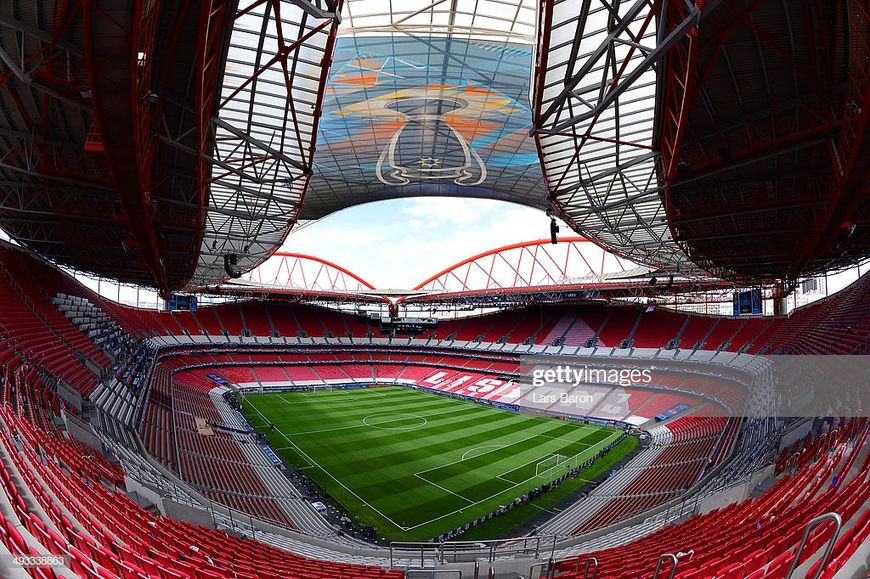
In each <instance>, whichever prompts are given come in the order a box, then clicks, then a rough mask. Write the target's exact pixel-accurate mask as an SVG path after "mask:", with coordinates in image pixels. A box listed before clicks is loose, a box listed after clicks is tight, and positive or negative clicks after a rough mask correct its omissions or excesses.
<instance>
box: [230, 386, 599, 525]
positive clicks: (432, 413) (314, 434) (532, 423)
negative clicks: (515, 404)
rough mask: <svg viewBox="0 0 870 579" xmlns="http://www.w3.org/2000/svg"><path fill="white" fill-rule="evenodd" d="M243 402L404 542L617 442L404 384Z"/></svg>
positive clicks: (493, 505)
mask: <svg viewBox="0 0 870 579" xmlns="http://www.w3.org/2000/svg"><path fill="white" fill-rule="evenodd" d="M245 404H246V406H248V405H250V406H253V407H254V410H255V412H254V413H253V415H254V416H257V414H258V413H259V412H262V414H263V415H264V416H265V418H263V419H255V420H254V422H255V423H258V424H261V425H262V424H267V423H268V422H269V421H271V422H273V423H274V424H275V427H276V430H277V431H278V432H276V433H275V434H271V433H267V434H268V436H269V438H270V441H271V442H273V445H274V446H275V447H276V448H278V449H281V448H285V447H290V446H294V447H296V446H298V449H299V452H296V451H295V450H290V451H288V452H287V457H288V458H289V459H290V460H291V461H292V462H294V463H297V464H299V461H301V462H302V464H300V466H303V467H308V466H309V465H308V464H307V463H306V461H305V459H304V458H301V457H302V456H303V455H306V456H307V457H309V458H310V460H311V462H312V463H314V465H315V466H312V467H311V468H308V469H307V470H306V473H307V474H308V475H309V476H311V477H312V478H314V479H315V480H316V481H317V482H318V483H319V484H321V485H322V486H324V488H326V489H327V491H328V492H330V493H331V494H333V495H335V496H336V497H339V498H340V500H341V501H342V502H343V503H344V504H345V506H346V507H347V508H350V509H351V510H352V511H353V512H354V513H357V511H360V510H368V509H371V511H369V512H371V513H372V515H371V516H363V520H371V521H375V522H376V521H378V520H379V517H380V516H382V517H384V518H385V520H383V521H381V522H380V523H376V524H378V526H379V527H380V528H383V527H384V526H391V528H392V529H393V531H396V529H395V527H399V528H403V529H412V531H408V532H406V533H402V532H398V534H396V533H392V536H393V537H394V538H399V539H406V540H419V539H428V538H430V537H433V536H436V535H438V534H441V533H442V532H445V531H447V530H450V529H452V528H455V527H457V526H460V525H461V524H463V523H464V522H467V521H468V520H471V519H473V518H476V517H479V516H482V515H484V514H486V513H488V512H491V511H493V510H495V509H497V508H498V505H499V504H505V503H507V502H510V501H511V500H513V499H514V498H516V497H517V496H520V495H521V494H524V493H525V492H528V490H530V489H531V488H534V487H536V486H539V485H540V484H542V483H544V482H547V481H546V480H544V479H541V478H536V477H535V465H536V464H537V463H538V462H540V461H541V460H543V459H544V458H546V457H547V456H550V455H552V454H555V453H559V454H563V455H567V453H569V452H573V453H574V454H576V452H580V451H583V452H585V451H586V450H584V449H588V451H589V452H591V453H592V454H594V453H596V452H597V451H598V449H599V448H600V446H601V442H602V441H606V440H608V439H609V438H611V437H615V431H613V430H612V429H604V428H600V427H593V426H583V425H579V424H575V423H567V422H564V421H558V420H552V419H545V418H540V417H533V416H528V415H520V414H517V413H512V412H507V411H502V410H498V409H495V408H492V407H489V406H485V405H480V404H473V403H469V402H463V401H458V400H454V399H449V398H445V397H442V396H436V395H432V394H428V393H422V392H418V391H414V390H411V389H406V388H378V389H369V390H344V391H321V392H316V393H308V392H306V393H289V394H277V395H254V396H252V395H250V394H248V395H246V401H245ZM264 421H266V422H264ZM584 460H585V459H584ZM528 472H531V474H530V475H529V476H528V477H526V478H523V477H524V475H525V474H527V473H528ZM563 472H564V471H563ZM375 513H377V515H376V514H375ZM359 514H360V515H364V513H363V512H359ZM372 517H374V518H372ZM387 523H388V524H389V525H387Z"/></svg>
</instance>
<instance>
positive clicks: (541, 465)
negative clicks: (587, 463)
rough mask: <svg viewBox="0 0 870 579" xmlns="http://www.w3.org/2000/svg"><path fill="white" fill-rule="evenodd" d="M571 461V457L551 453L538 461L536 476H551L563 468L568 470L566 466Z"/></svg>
mask: <svg viewBox="0 0 870 579" xmlns="http://www.w3.org/2000/svg"><path fill="white" fill-rule="evenodd" d="M569 462H570V459H569V457H567V456H563V455H561V454H551V455H550V456H548V457H547V458H545V459H543V460H540V461H538V463H537V464H536V465H535V476H536V477H539V478H547V477H551V476H553V475H555V474H558V473H559V472H560V471H561V470H567V468H565V467H566V466H567V465H568V463H569Z"/></svg>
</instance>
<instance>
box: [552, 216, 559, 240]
mask: <svg viewBox="0 0 870 579" xmlns="http://www.w3.org/2000/svg"><path fill="white" fill-rule="evenodd" d="M557 233H559V226H558V225H557V224H556V220H555V219H554V218H552V217H551V218H550V243H552V244H553V245H556V244H557V243H559V240H558V239H556V234H557Z"/></svg>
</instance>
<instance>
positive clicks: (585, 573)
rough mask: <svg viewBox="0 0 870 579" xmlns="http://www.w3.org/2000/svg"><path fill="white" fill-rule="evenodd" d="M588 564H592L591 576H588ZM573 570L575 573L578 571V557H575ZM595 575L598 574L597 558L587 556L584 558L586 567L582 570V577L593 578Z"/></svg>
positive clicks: (585, 578) (584, 578)
mask: <svg viewBox="0 0 870 579" xmlns="http://www.w3.org/2000/svg"><path fill="white" fill-rule="evenodd" d="M590 565H593V567H592V577H588V575H589V566H590ZM574 572H575V573H579V572H580V559H579V558H578V559H577V566H576V567H575V568H574ZM597 576H598V559H596V558H595V557H589V558H588V559H586V568H585V569H584V570H583V579H587V577H588V579H595V578H596V577H597Z"/></svg>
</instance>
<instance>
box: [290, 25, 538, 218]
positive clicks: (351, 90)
mask: <svg viewBox="0 0 870 579" xmlns="http://www.w3.org/2000/svg"><path fill="white" fill-rule="evenodd" d="M531 59H532V54H531V50H530V49H528V48H524V47H504V46H491V45H485V44H475V43H468V42H463V41H459V40H455V39H448V38H426V39H421V38H417V37H401V38H398V37H397V38H392V37H363V38H339V39H338V44H337V46H336V51H335V55H334V59H333V66H332V71H333V72H332V76H331V78H330V80H329V83H328V86H327V89H326V95H325V98H324V103H323V115H322V117H321V119H320V133H319V137H318V142H317V155H316V156H315V163H316V168H317V171H318V172H319V175H318V178H317V179H312V181H311V185H310V188H309V192H308V194H307V195H306V206H307V207H312V206H315V205H317V203H318V199H317V198H318V196H323V195H327V194H328V193H330V192H331V193H332V194H333V195H338V196H340V195H341V191H348V189H349V187H350V188H351V189H352V192H353V198H352V199H349V198H346V199H344V200H343V202H341V203H340V204H341V205H343V206H347V205H351V204H355V203H359V202H364V201H369V200H374V199H383V198H388V197H396V196H411V195H463V196H472V197H494V198H502V199H509V200H513V201H518V202H525V203H526V204H531V205H536V203H535V202H530V201H529V199H544V198H545V197H546V192H545V188H544V185H543V177H542V173H541V169H540V165H539V160H538V155H537V150H536V148H535V143H534V140H533V139H532V138H531V137H529V129H530V127H531V111H530V109H529V105H528V101H529V82H530V78H531Z"/></svg>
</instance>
